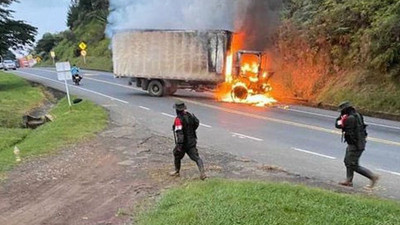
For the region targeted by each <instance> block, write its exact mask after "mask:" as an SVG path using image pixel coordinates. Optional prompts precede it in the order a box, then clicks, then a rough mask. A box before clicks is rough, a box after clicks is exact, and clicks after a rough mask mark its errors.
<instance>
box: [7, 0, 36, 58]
mask: <svg viewBox="0 0 400 225" xmlns="http://www.w3.org/2000/svg"><path fill="white" fill-rule="evenodd" d="M12 2H16V0H0V54H4V53H6V52H7V50H8V49H9V48H14V49H16V48H21V47H23V46H25V45H32V44H33V42H34V40H35V35H36V32H37V28H35V27H32V26H31V25H28V24H26V23H25V22H23V21H20V20H14V19H13V17H12V13H13V11H12V10H9V9H8V6H10V4H11V3H12Z"/></svg>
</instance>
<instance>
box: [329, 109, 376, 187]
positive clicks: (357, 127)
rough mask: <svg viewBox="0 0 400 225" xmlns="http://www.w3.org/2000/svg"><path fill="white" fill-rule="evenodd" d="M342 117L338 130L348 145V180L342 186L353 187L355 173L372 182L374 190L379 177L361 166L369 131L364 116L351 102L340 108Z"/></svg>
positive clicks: (338, 123)
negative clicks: (360, 161)
mask: <svg viewBox="0 0 400 225" xmlns="http://www.w3.org/2000/svg"><path fill="white" fill-rule="evenodd" d="M339 110H340V112H341V115H340V117H338V118H337V119H336V128H338V129H342V132H343V134H344V139H345V142H346V143H347V148H346V156H345V158H344V164H345V165H346V171H347V177H346V180H345V181H343V182H340V183H339V184H340V185H343V186H348V187H352V186H353V177H354V172H357V173H359V174H361V175H363V176H365V177H367V178H368V179H370V180H371V184H370V185H369V187H370V188H373V187H374V186H375V184H376V182H377V180H378V178H379V177H378V176H377V175H375V174H373V173H372V172H371V171H370V170H368V169H367V168H364V167H362V166H360V165H359V160H360V157H361V155H362V153H363V151H364V150H365V145H366V142H367V141H366V138H367V131H366V127H367V126H366V125H365V123H364V118H363V116H362V115H361V114H360V113H358V112H357V111H356V110H355V108H354V107H353V106H352V105H351V103H350V102H343V103H341V104H340V106H339Z"/></svg>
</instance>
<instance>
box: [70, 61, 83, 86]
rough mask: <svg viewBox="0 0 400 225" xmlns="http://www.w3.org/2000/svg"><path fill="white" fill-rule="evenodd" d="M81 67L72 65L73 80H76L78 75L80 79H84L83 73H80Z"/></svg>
mask: <svg viewBox="0 0 400 225" xmlns="http://www.w3.org/2000/svg"><path fill="white" fill-rule="evenodd" d="M79 72H80V71H79V68H78V67H77V66H76V65H75V64H74V65H73V66H72V68H71V74H72V80H73V81H74V82H75V80H76V77H78V78H79V80H81V79H82V76H81V75H79Z"/></svg>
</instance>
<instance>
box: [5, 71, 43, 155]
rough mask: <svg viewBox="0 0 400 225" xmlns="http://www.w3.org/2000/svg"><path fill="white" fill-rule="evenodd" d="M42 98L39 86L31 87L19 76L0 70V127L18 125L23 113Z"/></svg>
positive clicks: (37, 103)
mask: <svg viewBox="0 0 400 225" xmlns="http://www.w3.org/2000/svg"><path fill="white" fill-rule="evenodd" d="M44 99H45V95H44V93H43V91H42V90H41V89H40V88H38V87H32V85H30V84H29V83H28V82H27V81H26V80H24V79H22V78H20V77H17V76H15V75H12V74H9V73H3V72H0V106H1V107H0V127H7V128H15V127H20V126H21V121H22V116H23V114H24V113H26V112H28V111H29V110H31V109H33V108H35V107H37V106H39V105H40V104H41V103H42V101H43V100H44ZM0 149H1V148H0Z"/></svg>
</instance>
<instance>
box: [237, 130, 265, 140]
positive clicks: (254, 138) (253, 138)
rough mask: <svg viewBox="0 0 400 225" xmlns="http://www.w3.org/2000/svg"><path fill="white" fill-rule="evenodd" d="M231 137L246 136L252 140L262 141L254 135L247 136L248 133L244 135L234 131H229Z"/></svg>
mask: <svg viewBox="0 0 400 225" xmlns="http://www.w3.org/2000/svg"><path fill="white" fill-rule="evenodd" d="M231 134H232V137H238V138H242V139H244V138H247V139H250V140H253V141H264V140H263V139H260V138H256V137H252V136H248V135H244V134H239V133H235V132H231Z"/></svg>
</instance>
